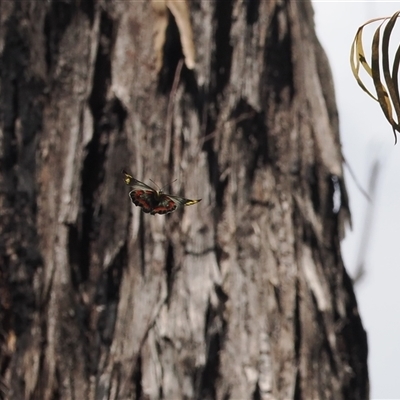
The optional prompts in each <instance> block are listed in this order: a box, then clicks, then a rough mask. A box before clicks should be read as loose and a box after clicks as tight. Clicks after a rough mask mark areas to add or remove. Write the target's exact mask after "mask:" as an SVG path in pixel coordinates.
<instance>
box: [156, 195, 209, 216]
mask: <svg viewBox="0 0 400 400" xmlns="http://www.w3.org/2000/svg"><path fill="white" fill-rule="evenodd" d="M199 201H201V199H199V200H190V199H185V198H184V197H179V196H173V195H171V194H164V193H162V194H160V195H159V202H158V205H157V207H155V208H154V210H153V212H152V214H153V213H158V214H169V213H171V212H173V211H175V210H176V209H177V208H178V207H181V206H191V205H193V204H196V203H198V202H199Z"/></svg>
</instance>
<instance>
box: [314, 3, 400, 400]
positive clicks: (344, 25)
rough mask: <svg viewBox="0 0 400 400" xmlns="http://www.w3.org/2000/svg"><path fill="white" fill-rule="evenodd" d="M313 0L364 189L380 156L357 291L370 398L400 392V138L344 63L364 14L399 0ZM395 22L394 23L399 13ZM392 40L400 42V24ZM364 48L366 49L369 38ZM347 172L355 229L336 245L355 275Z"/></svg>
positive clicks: (345, 135)
mask: <svg viewBox="0 0 400 400" xmlns="http://www.w3.org/2000/svg"><path fill="white" fill-rule="evenodd" d="M313 6H314V11H315V24H316V29H317V34H318V37H319V39H320V41H321V43H322V46H323V47H324V49H325V51H326V52H327V55H328V58H329V61H330V65H331V68H332V72H333V78H334V82H335V89H336V101H337V105H338V109H339V118H340V131H341V140H342V145H343V154H344V156H345V159H346V160H347V162H348V163H349V164H350V166H351V168H352V169H353V171H354V173H355V175H356V176H357V179H358V181H359V183H360V185H361V186H362V187H363V188H365V189H367V187H368V179H369V171H370V168H371V165H372V163H373V162H374V161H376V160H378V161H380V163H381V173H380V178H379V181H378V187H377V192H376V199H375V201H374V204H375V212H374V215H373V221H372V234H371V236H370V241H369V244H368V247H367V249H366V253H365V259H366V265H365V268H366V274H365V276H364V279H363V280H361V281H360V282H359V283H358V284H357V285H356V288H355V290H356V295H357V300H358V304H359V309H360V313H361V317H362V321H363V324H364V328H365V329H366V331H367V334H368V344H369V374H370V385H371V398H372V399H400V137H399V143H398V144H397V145H396V146H394V137H393V133H392V129H391V127H390V125H389V124H388V122H386V120H385V118H384V116H383V113H382V111H381V108H380V106H379V104H378V103H377V102H375V101H374V100H372V99H371V98H370V97H369V96H368V95H367V94H366V93H364V92H363V91H362V90H361V89H360V88H359V86H358V85H357V83H356V81H355V80H354V78H353V75H352V73H351V69H350V62H349V58H350V57H349V54H350V46H351V43H352V41H353V38H354V36H355V34H356V31H357V29H358V27H359V26H361V25H362V24H363V23H365V22H367V21H368V20H370V19H373V18H376V17H386V16H391V15H392V14H394V12H395V11H398V10H400V2H399V1H396V2H394V1H392V2H389V1H357V2H356V1H323V0H319V1H313ZM398 23H399V27H398V28H400V19H399V21H398ZM376 27H377V25H374V29H376ZM392 40H394V42H397V43H396V46H398V45H399V43H400V29H397V30H396V31H395V32H394V33H393V37H392ZM366 43H367V42H366ZM365 48H368V50H369V49H370V45H369V44H368V45H367V44H365ZM365 50H366V51H367V49H365ZM368 87H369V88H372V87H373V85H371V84H370V85H369V86H368ZM345 178H346V185H347V189H348V192H349V196H350V206H351V212H352V220H353V230H352V231H349V230H348V231H347V234H346V238H345V240H344V241H343V242H342V252H343V258H344V261H345V265H346V268H347V270H348V271H349V273H350V275H351V276H353V272H354V270H355V267H356V264H357V257H358V250H359V246H360V242H361V233H362V232H363V230H364V222H365V217H366V209H367V205H368V202H367V200H366V199H365V197H364V196H363V194H362V193H361V192H360V190H359V189H358V188H357V186H356V184H355V182H354V180H353V178H352V177H351V176H350V174H349V171H348V170H347V169H346V167H345Z"/></svg>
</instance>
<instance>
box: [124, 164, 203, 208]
mask: <svg viewBox="0 0 400 400" xmlns="http://www.w3.org/2000/svg"><path fill="white" fill-rule="evenodd" d="M122 173H123V174H124V181H125V183H126V184H127V185H128V186H130V187H131V188H132V190H131V191H130V192H129V197H130V198H131V200H132V203H133V204H135V206H138V207H142V211H143V212H145V213H150V214H151V215H155V214H169V213H172V212H173V211H175V210H176V209H177V208H178V207H180V206H191V205H193V204H196V203H198V202H199V201H201V199H198V200H190V199H185V198H183V197H178V196H172V195H171V194H165V193H163V192H162V189H159V190H155V189H153V188H152V187H150V186H147V185H146V184H145V183H143V182H140V181H138V180H137V179H135V178H134V177H133V176H131V175H129V174H128V173H127V172H126V171H125V170H122Z"/></svg>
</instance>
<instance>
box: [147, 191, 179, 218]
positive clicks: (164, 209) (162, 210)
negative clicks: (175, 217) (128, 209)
mask: <svg viewBox="0 0 400 400" xmlns="http://www.w3.org/2000/svg"><path fill="white" fill-rule="evenodd" d="M166 199H167V200H168V201H165V200H166ZM166 199H164V200H163V201H162V202H161V203H160V204H158V205H157V206H156V207H154V208H153V210H152V211H151V214H153V215H154V214H169V213H172V212H173V211H175V210H176V209H177V205H176V204H175V202H174V201H172V200H170V199H169V198H168V197H167V196H166Z"/></svg>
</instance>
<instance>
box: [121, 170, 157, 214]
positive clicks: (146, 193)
mask: <svg viewBox="0 0 400 400" xmlns="http://www.w3.org/2000/svg"><path fill="white" fill-rule="evenodd" d="M122 173H123V174H124V176H125V177H124V181H125V183H126V184H127V185H128V186H130V187H131V188H132V190H131V191H130V192H129V197H130V198H131V200H132V203H133V204H134V205H135V206H138V207H142V211H143V212H145V213H152V211H153V209H154V206H156V205H157V203H158V201H157V196H158V194H157V191H156V190H154V189H153V188H152V187H150V186H148V185H146V184H145V183H143V182H141V181H139V180H137V179H135V178H134V177H133V176H131V175H129V174H128V173H127V172H126V171H124V170H123V171H122ZM152 214H153V213H152Z"/></svg>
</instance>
